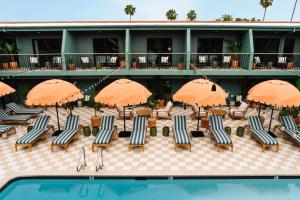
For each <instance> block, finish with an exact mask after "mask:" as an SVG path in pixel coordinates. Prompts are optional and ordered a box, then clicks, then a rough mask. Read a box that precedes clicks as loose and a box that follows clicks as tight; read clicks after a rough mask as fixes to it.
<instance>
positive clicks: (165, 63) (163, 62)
mask: <svg viewBox="0 0 300 200" xmlns="http://www.w3.org/2000/svg"><path fill="white" fill-rule="evenodd" d="M159 66H160V67H170V66H171V63H170V57H169V56H161V57H160V62H159Z"/></svg>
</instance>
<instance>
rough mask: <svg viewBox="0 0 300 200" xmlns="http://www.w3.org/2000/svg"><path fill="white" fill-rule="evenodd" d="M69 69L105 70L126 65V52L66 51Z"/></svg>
mask: <svg viewBox="0 0 300 200" xmlns="http://www.w3.org/2000/svg"><path fill="white" fill-rule="evenodd" d="M65 59H66V66H67V70H85V69H86V70H103V69H117V68H119V67H123V66H125V54H124V53H66V54H65Z"/></svg>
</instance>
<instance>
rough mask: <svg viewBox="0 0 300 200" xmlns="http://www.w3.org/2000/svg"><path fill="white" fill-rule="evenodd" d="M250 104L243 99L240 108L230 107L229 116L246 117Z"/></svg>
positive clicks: (232, 117)
mask: <svg viewBox="0 0 300 200" xmlns="http://www.w3.org/2000/svg"><path fill="white" fill-rule="evenodd" d="M248 107H249V105H248V104H247V103H245V102H243V101H242V103H241V104H240V106H239V107H238V108H232V109H230V112H229V116H230V117H231V119H245V114H246V112H247V110H248Z"/></svg>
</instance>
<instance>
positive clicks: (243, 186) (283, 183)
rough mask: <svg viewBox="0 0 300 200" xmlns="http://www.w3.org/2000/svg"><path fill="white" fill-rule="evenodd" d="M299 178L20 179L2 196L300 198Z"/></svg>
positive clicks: (28, 199) (7, 199)
mask: <svg viewBox="0 0 300 200" xmlns="http://www.w3.org/2000/svg"><path fill="white" fill-rule="evenodd" d="M299 198H300V179H277V180H276V179H173V180H170V179H144V180H136V179H95V180H89V179H21V180H16V181H14V182H12V183H11V184H9V185H8V186H7V187H6V188H5V189H4V190H3V191H2V192H1V194H0V199H1V200H2V199H3V200H18V199H22V200H33V199H34V200H36V199H38V200H43V199H47V200H51V199H55V200H66V199H72V200H77V199H86V200H92V199H103V200H106V199H109V200H113V199H122V200H127V199H132V200H141V199H142V200H148V199H151V200H153V199H154V200H159V199H163V200H167V199H172V200H177V199H180V200H186V199H201V200H202V199H225V200H227V199H228V200H229V199H230V200H235V199H245V200H247V199H249V200H250V199H251V200H253V199H255V200H260V199H264V200H268V199H270V200H271V199H272V200H277V199H299Z"/></svg>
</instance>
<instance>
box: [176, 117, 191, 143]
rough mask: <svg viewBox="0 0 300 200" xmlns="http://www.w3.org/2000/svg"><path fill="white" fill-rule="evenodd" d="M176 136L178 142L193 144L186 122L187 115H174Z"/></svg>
mask: <svg viewBox="0 0 300 200" xmlns="http://www.w3.org/2000/svg"><path fill="white" fill-rule="evenodd" d="M173 119H174V136H175V143H176V144H191V141H190V137H189V133H188V128H187V124H186V116H182V115H175V116H174V118H173Z"/></svg>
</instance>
